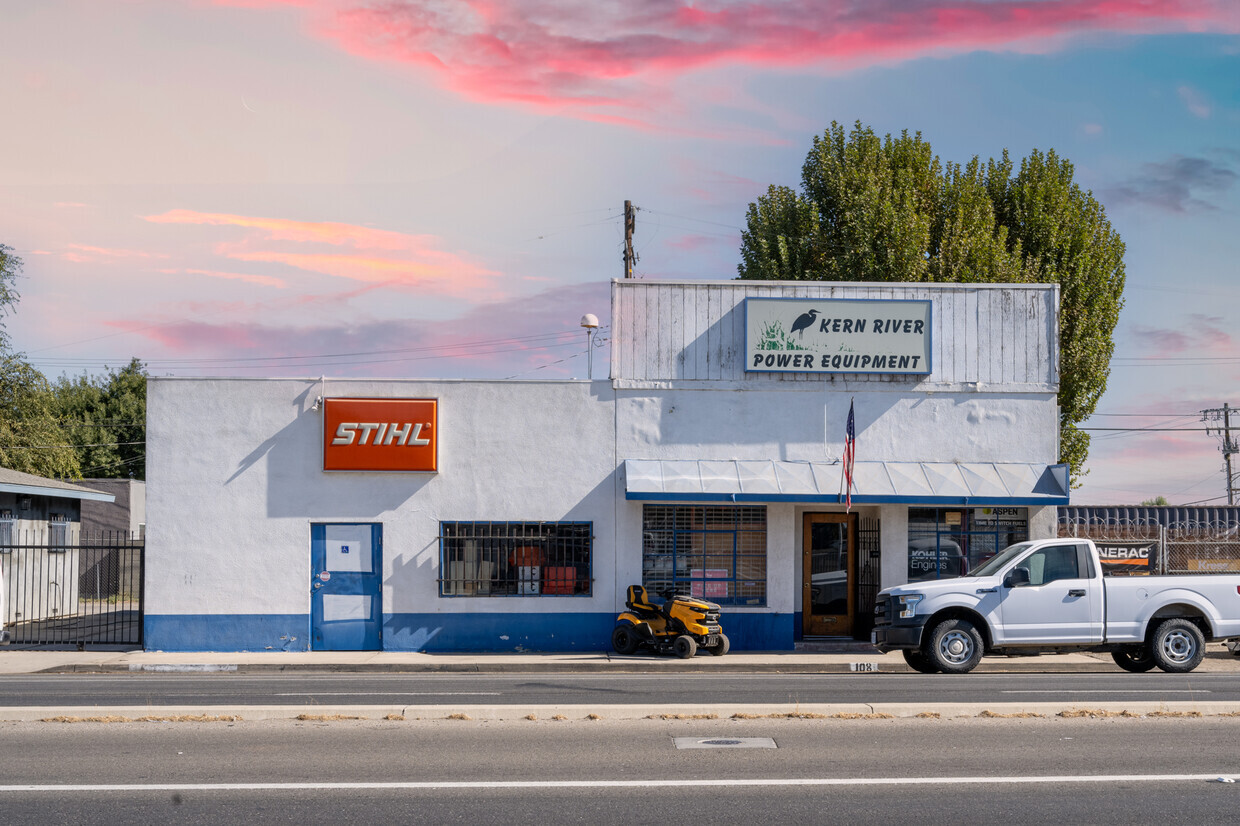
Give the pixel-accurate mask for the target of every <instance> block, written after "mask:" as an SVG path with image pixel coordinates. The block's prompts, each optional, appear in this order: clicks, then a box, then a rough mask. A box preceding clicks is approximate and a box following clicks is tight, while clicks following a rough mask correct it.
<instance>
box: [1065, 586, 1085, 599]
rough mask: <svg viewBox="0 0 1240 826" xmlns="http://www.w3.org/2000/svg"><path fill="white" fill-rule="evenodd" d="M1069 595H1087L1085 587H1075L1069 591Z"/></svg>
mask: <svg viewBox="0 0 1240 826" xmlns="http://www.w3.org/2000/svg"><path fill="white" fill-rule="evenodd" d="M1068 596H1070V597H1083V596H1085V589H1084V588H1073V589H1072V590H1070V591H1068Z"/></svg>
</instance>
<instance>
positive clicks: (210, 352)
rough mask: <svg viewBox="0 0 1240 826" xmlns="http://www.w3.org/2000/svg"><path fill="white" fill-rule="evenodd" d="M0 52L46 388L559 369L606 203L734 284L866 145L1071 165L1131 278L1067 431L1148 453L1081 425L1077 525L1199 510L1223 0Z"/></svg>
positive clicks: (362, 8) (1229, 64) (571, 338)
mask: <svg viewBox="0 0 1240 826" xmlns="http://www.w3.org/2000/svg"><path fill="white" fill-rule="evenodd" d="M0 23H2V24H3V31H4V34H5V37H4V40H5V45H4V48H3V49H0V79H2V80H3V89H4V92H5V94H4V103H3V106H4V128H3V130H0V219H2V220H0V243H4V244H6V245H8V246H10V247H13V248H14V249H15V250H16V252H17V254H18V255H19V256H20V257H21V258H22V259H23V260H24V262H25V268H24V276H23V278H22V279H21V280H20V282H19V284H18V288H19V291H20V292H21V296H22V298H21V302H20V304H19V305H18V307H17V312H16V314H15V315H13V316H11V317H9V318H8V319H6V324H7V327H8V330H9V332H10V334H11V335H12V338H13V341H14V344H15V346H16V347H17V348H18V349H19V350H21V351H23V352H24V353H26V355H27V357H28V358H29V359H30V360H31V361H32V362H33V363H34V364H35V366H37V367H39V368H40V369H41V370H43V371H44V372H45V373H46V374H47V375H49V377H53V378H54V377H56V376H59V375H61V374H62V373H70V374H76V373H80V372H82V371H83V370H89V371H96V370H99V369H102V368H103V367H104V366H105V365H107V366H112V367H119V366H123V365H124V364H125V363H127V362H128V361H129V359H130V358H131V357H133V356H137V357H138V358H140V359H142V360H143V361H145V362H147V364H148V365H149V369H150V371H151V373H153V374H155V375H185V376H202V375H226V376H277V375H278V376H318V375H321V374H326V375H328V376H402V377H404V376H408V377H466V378H475V377H485V378H507V377H516V378H527V379H536V378H563V377H567V376H576V377H581V378H584V377H585V374H586V358H585V336H584V334H583V333H582V331H581V328H580V327H578V320H579V319H580V317H581V315H582V314H583V313H587V312H592V313H595V314H596V315H598V316H599V317H600V318H602V319H604V323H606V318H607V314H608V311H609V299H608V295H609V292H608V281H609V279H612V278H616V277H619V276H621V275H622V263H621V249H622V240H623V224H622V211H623V203H624V201H625V199H630V200H632V201H633V203H634V204H635V205H636V206H637V207H638V208H639V212H638V213H637V228H636V233H635V235H634V244H635V248H636V249H637V251H638V254H639V255H640V261H639V262H638V264H637V267H636V275H637V276H638V277H641V278H650V279H683V278H693V279H705V280H723V279H730V278H733V277H735V275H736V265H737V262H738V260H739V255H738V248H739V244H740V231H741V229H742V227H743V225H744V216H745V209H746V207H747V205H748V204H749V203H750V202H751V201H753V200H754V199H755V198H756V197H757V196H758V195H760V194H762V193H763V192H765V190H766V187H767V185H768V184H772V183H775V184H786V185H791V186H796V185H798V184H799V180H800V169H801V164H802V162H803V161H804V159H805V155H806V152H807V150H808V148H809V145H810V142H811V140H812V138H813V136H814V135H816V134H821V133H822V131H823V130H824V129H825V128H826V127H827V125H828V124H829V123H830V122H831V121H833V120H835V121H839V122H841V123H844V124H846V125H851V124H852V123H853V122H854V121H857V120H860V121H861V122H863V123H864V124H867V125H869V126H871V127H873V128H874V129H875V131H877V132H879V133H880V134H881V133H888V132H893V133H898V132H900V131H901V130H904V129H908V130H910V131H920V132H921V133H922V135H923V137H924V138H925V139H926V140H928V141H929V142H930V143H931V144H932V146H933V147H934V149H935V151H936V153H937V154H938V155H939V156H940V157H941V158H942V159H943V160H944V161H955V162H966V161H968V160H969V159H970V158H972V157H973V156H974V155H980V156H981V157H982V158H983V160H984V159H986V158H989V157H991V156H998V155H999V154H1000V153H1001V152H1002V151H1003V150H1004V149H1005V148H1006V149H1008V150H1009V151H1010V152H1011V154H1012V155H1013V156H1014V157H1015V158H1018V159H1019V158H1021V157H1024V156H1025V155H1027V154H1028V153H1029V151H1030V150H1031V149H1034V148H1037V149H1041V150H1049V149H1054V150H1055V151H1057V152H1058V153H1059V154H1060V155H1062V156H1064V157H1067V158H1069V159H1071V160H1072V161H1073V163H1074V164H1075V167H1076V175H1077V180H1078V182H1079V183H1080V184H1081V185H1082V186H1083V187H1084V188H1087V189H1089V190H1092V192H1093V193H1094V195H1095V196H1096V197H1098V198H1099V200H1101V201H1102V203H1103V204H1104V205H1105V206H1106V209H1107V213H1108V216H1109V218H1110V219H1111V221H1112V223H1113V224H1114V226H1115V227H1116V229H1117V230H1118V231H1119V233H1120V235H1121V236H1122V237H1123V239H1124V241H1125V243H1126V244H1127V249H1128V252H1127V257H1126V265H1127V276H1128V287H1127V291H1126V302H1127V303H1126V306H1125V309H1124V311H1123V314H1122V316H1121V319H1120V324H1119V328H1118V329H1117V331H1116V351H1115V359H1114V361H1113V363H1112V368H1113V369H1112V373H1111V379H1110V386H1109V389H1108V391H1107V393H1106V395H1105V396H1104V397H1103V399H1102V401H1101V403H1100V404H1099V406H1098V413H1097V415H1095V416H1094V418H1093V419H1092V420H1091V421H1090V422H1089V426H1090V427H1095V428H1126V429H1132V428H1163V429H1158V430H1150V431H1146V432H1132V431H1131V430H1123V431H1113V430H1098V431H1096V432H1094V433H1093V437H1094V447H1093V450H1092V452H1091V455H1090V461H1089V465H1088V466H1089V469H1090V473H1089V475H1088V476H1087V477H1086V478H1085V482H1084V485H1083V486H1082V487H1081V488H1080V489H1079V490H1077V491H1074V493H1073V496H1072V499H1073V503H1074V504H1111V503H1116V504H1131V503H1136V502H1139V501H1141V500H1143V499H1148V498H1151V497H1154V496H1159V495H1162V496H1166V497H1167V499H1168V500H1169V501H1171V502H1172V503H1173V504H1187V503H1201V504H1210V505H1218V504H1226V498H1225V496H1224V494H1225V478H1224V474H1223V472H1222V464H1223V457H1222V454H1221V453H1220V450H1219V444H1220V443H1219V440H1218V439H1217V438H1216V437H1214V436H1212V435H1208V434H1207V433H1206V432H1204V431H1203V430H1201V429H1200V428H1203V427H1204V425H1203V424H1202V422H1201V411H1202V410H1205V409H1207V408H1218V407H1222V405H1223V403H1224V402H1229V403H1231V404H1235V405H1240V393H1238V392H1237V389H1238V381H1237V379H1238V378H1240V347H1238V342H1240V325H1238V322H1240V301H1238V300H1237V299H1238V298H1240V286H1237V276H1238V275H1240V271H1238V268H1237V263H1236V262H1237V261H1238V260H1240V223H1238V222H1237V217H1238V215H1240V181H1238V176H1240V2H1236V0H1019V2H1018V1H1017V0H924V1H920V2H914V0H842V1H841V2H836V0H785V1H784V2H729V0H705V1H704V2H690V1H689V0H628V2H624V3H612V2H582V1H581V0H573V1H572V2H570V0H508V2H499V1H498V0H383V1H382V2H378V0H376V1H374V2H370V1H368V0H39V1H38V2H27V0H0ZM606 336H607V331H606V330H605V329H604V330H603V331H602V335H601V338H603V339H604V340H605V339H606ZM606 354H607V350H606V349H605V348H604V349H600V350H599V351H597V352H596V354H595V359H594V371H595V375H596V376H599V375H602V374H605V371H606V358H607V355H606ZM1235 421H1236V424H1237V431H1238V436H1240V416H1238V417H1237V418H1236V420H1235ZM842 427H843V423H841V428H842ZM1166 428H1195V430H1169V429H1166ZM858 431H859V433H858V459H864V458H865V455H864V454H865V443H864V423H863V422H858ZM1237 460H1238V461H1237V469H1238V470H1240V457H1237Z"/></svg>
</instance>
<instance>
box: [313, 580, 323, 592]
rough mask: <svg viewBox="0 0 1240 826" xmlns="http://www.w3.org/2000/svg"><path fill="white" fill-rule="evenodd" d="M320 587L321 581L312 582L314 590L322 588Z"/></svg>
mask: <svg viewBox="0 0 1240 826" xmlns="http://www.w3.org/2000/svg"><path fill="white" fill-rule="evenodd" d="M322 587H323V583H321V582H316V583H314V590H316V591H317V590H318V589H320V588H322Z"/></svg>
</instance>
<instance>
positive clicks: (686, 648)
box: [672, 634, 697, 660]
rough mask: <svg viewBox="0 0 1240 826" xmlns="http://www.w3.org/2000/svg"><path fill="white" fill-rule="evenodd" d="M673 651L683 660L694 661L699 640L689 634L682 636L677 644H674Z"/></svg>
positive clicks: (677, 639) (678, 638)
mask: <svg viewBox="0 0 1240 826" xmlns="http://www.w3.org/2000/svg"><path fill="white" fill-rule="evenodd" d="M672 650H673V651H675V652H676V656H677V657H680V658H681V659H682V660H688V659H692V657H693V655H694V654H696V653H697V640H695V639H693V637H690V636H689V635H688V634H681V635H680V636H679V637H677V638H676V642H674V643H672Z"/></svg>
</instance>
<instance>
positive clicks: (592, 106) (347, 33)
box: [219, 0, 1240, 125]
mask: <svg viewBox="0 0 1240 826" xmlns="http://www.w3.org/2000/svg"><path fill="white" fill-rule="evenodd" d="M219 1H220V2H226V3H227V4H228V5H237V4H239V2H241V0H219ZM245 4H246V5H250V6H260V5H284V4H283V3H275V2H271V0H268V2H265V3H263V2H260V0H248V2H246V3H245ZM307 14H309V15H310V17H311V20H310V22H309V28H310V31H311V32H312V33H313V34H314V35H315V36H317V37H320V38H322V39H325V40H328V41H331V42H334V43H336V44H337V45H338V46H339V47H340V48H342V49H344V50H345V51H347V52H349V53H351V54H354V55H357V56H359V57H362V58H364V59H367V60H375V61H382V62H392V63H399V64H405V65H409V66H414V67H417V68H419V69H422V70H425V71H427V72H429V73H431V74H433V75H435V76H438V77H439V78H440V81H441V82H442V84H443V85H444V86H445V87H447V88H449V89H452V90H453V91H455V92H457V93H458V94H461V95H463V96H465V97H467V98H470V99H473V100H477V101H482V102H485V103H506V104H513V105H518V106H524V107H531V108H536V109H541V110H546V111H562V110H564V108H565V107H569V108H570V111H571V113H572V114H575V115H576V116H578V117H585V118H589V119H599V120H608V121H611V122H620V123H627V124H628V125H640V124H643V123H644V122H645V120H646V119H645V118H644V117H643V116H642V113H643V112H646V111H648V110H649V109H650V108H651V107H652V101H655V100H660V101H662V100H666V98H667V95H668V94H669V93H668V92H667V91H666V90H667V85H668V81H669V80H673V79H675V78H676V77H679V76H681V75H684V74H687V73H689V72H692V71H694V70H697V69H701V68H704V67H711V66H734V65H759V66H768V67H785V68H803V67H818V68H828V69H829V68H835V69H849V68H855V67H859V66H868V65H873V64H876V63H889V62H903V61H908V60H913V59H917V58H922V57H926V56H942V55H951V54H960V53H964V52H969V51H977V50H985V51H1013V50H1014V51H1027V52H1044V51H1048V50H1052V49H1056V48H1059V47H1061V46H1062V45H1063V43H1064V41H1065V39H1066V38H1069V37H1072V36H1075V35H1081V34H1159V33H1172V32H1185V31H1188V32H1218V33H1236V32H1240V16H1238V15H1237V14H1236V13H1235V11H1234V3H1233V0H1038V2H1033V1H1032V0H928V2H919V3H906V2H898V1H897V0H845V2H831V3H826V2H821V0H783V2H764V3H758V2H724V0H715V2H710V0H705V2H702V1H701V0H698V1H697V2H690V0H630V2H627V3H622V4H620V3H617V4H612V3H581V2H579V0H464V1H463V2H455V3H443V2H439V0H388V2H384V3H381V4H365V3H362V2H361V0H335V1H334V2H329V3H326V4H324V5H321V6H319V7H317V8H316V9H314V10H311V11H308V12H307Z"/></svg>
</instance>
